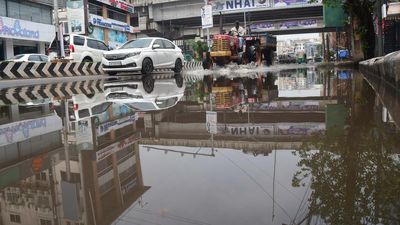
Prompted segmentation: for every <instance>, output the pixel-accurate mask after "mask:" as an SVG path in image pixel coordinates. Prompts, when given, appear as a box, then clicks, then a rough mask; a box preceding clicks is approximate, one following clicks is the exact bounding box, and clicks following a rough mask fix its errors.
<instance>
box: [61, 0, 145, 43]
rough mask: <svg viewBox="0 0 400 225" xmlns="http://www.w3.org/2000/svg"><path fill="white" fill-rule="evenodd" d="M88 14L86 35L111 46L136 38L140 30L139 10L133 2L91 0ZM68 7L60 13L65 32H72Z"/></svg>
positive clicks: (88, 4)
mask: <svg viewBox="0 0 400 225" xmlns="http://www.w3.org/2000/svg"><path fill="white" fill-rule="evenodd" d="M84 2H87V6H88V10H87V12H88V13H87V15H86V18H85V19H86V20H87V29H86V31H85V35H87V36H89V37H92V38H95V39H97V40H101V41H104V42H105V43H106V44H107V45H108V46H110V47H111V48H114V49H115V48H117V47H119V46H121V45H122V44H123V43H125V42H127V41H128V40H130V39H133V38H136V37H137V35H138V33H139V32H140V30H139V20H138V12H135V11H136V10H135V8H134V6H133V4H131V3H130V2H129V1H123V0H117V1H115V0H113V1H112V0H89V1H84ZM67 11H68V8H67V9H66V10H63V11H62V12H61V13H60V21H61V22H63V23H64V28H65V30H64V32H65V33H71V31H70V30H69V29H68V23H69V22H70V21H71V18H67V17H68V13H67Z"/></svg>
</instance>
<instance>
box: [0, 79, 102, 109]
mask: <svg viewBox="0 0 400 225" xmlns="http://www.w3.org/2000/svg"><path fill="white" fill-rule="evenodd" d="M102 92H104V81H103V80H86V81H75V82H67V83H57V84H42V85H35V86H26V87H15V88H8V89H7V88H6V89H1V90H0V105H11V104H20V103H29V102H40V101H41V100H44V99H51V98H54V97H61V98H62V97H71V96H74V95H79V94H84V95H86V96H90V95H93V94H96V93H102Z"/></svg>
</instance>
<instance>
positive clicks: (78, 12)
mask: <svg viewBox="0 0 400 225" xmlns="http://www.w3.org/2000/svg"><path fill="white" fill-rule="evenodd" d="M67 17H68V30H69V33H70V34H85V33H86V26H85V7H84V4H83V0H74V1H72V0H70V1H68V2H67Z"/></svg>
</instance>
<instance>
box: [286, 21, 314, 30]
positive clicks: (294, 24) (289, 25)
mask: <svg viewBox="0 0 400 225" xmlns="http://www.w3.org/2000/svg"><path fill="white" fill-rule="evenodd" d="M317 26H318V23H317V20H316V19H308V20H297V21H285V22H283V23H280V24H279V29H280V30H286V29H293V28H308V27H317Z"/></svg>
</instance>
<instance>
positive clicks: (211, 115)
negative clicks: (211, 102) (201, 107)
mask: <svg viewBox="0 0 400 225" xmlns="http://www.w3.org/2000/svg"><path fill="white" fill-rule="evenodd" d="M206 128H207V132H208V133H211V134H216V133H217V112H210V111H207V113H206Z"/></svg>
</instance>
